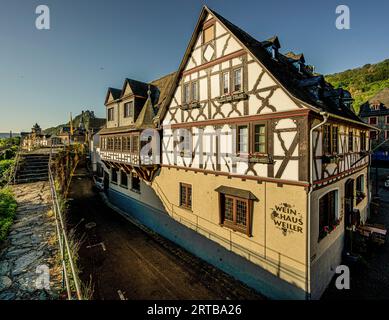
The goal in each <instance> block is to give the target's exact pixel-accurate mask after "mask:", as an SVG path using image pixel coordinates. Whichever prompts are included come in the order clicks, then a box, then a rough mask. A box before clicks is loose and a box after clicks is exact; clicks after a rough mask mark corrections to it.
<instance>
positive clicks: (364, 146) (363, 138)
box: [360, 131, 366, 151]
mask: <svg viewBox="0 0 389 320" xmlns="http://www.w3.org/2000/svg"><path fill="white" fill-rule="evenodd" d="M360 134H361V138H360V139H361V151H366V132H364V131H362V132H361V133H360Z"/></svg>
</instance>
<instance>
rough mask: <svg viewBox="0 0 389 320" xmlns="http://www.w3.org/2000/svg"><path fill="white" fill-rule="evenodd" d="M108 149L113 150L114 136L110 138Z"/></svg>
mask: <svg viewBox="0 0 389 320" xmlns="http://www.w3.org/2000/svg"><path fill="white" fill-rule="evenodd" d="M108 150H110V151H112V150H113V138H108Z"/></svg>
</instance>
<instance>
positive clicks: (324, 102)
mask: <svg viewBox="0 0 389 320" xmlns="http://www.w3.org/2000/svg"><path fill="white" fill-rule="evenodd" d="M280 49H281V45H280V42H279V39H278V37H276V36H274V37H272V38H269V39H267V40H264V41H258V40H256V39H254V38H253V37H251V36H250V35H249V34H247V33H246V32H244V31H243V30H241V29H240V28H238V27H237V26H235V25H234V24H232V23H231V22H229V21H228V20H226V19H225V18H223V17H222V16H221V15H219V14H218V13H216V12H215V11H213V10H211V9H209V8H207V7H204V8H203V9H202V11H201V13H200V17H199V19H198V22H197V25H196V27H195V30H194V32H193V34H192V37H191V40H190V42H189V44H188V47H187V49H186V52H185V55H184V57H183V59H182V62H181V64H180V66H179V69H178V71H177V73H175V74H174V75H172V78H171V81H170V83H169V86H168V88H167V90H166V91H165V92H164V95H163V96H164V97H163V99H164V101H163V102H161V103H160V104H158V105H157V104H156V103H155V101H153V98H152V94H150V89H149V95H148V97H147V94H146V91H147V86H144V87H143V89H142V90H143V91H141V92H139V93H137V92H135V90H134V88H133V86H132V85H131V82H130V81H128V80H126V83H125V85H124V87H123V89H122V90H121V91H120V90H114V89H110V90H109V92H108V94H107V100H106V106H107V118H108V121H107V128H106V129H104V130H102V133H101V135H102V140H101V143H102V159H103V160H104V163H105V164H106V166H107V167H108V168H110V170H111V172H114V171H112V170H116V169H117V170H123V171H125V172H127V173H130V172H135V174H136V175H137V176H138V177H139V178H140V180H141V181H142V182H143V183H145V184H146V185H147V188H148V189H147V190H148V191H147V197H150V198H147V197H144V198H142V199H137V201H136V202H131V200H128V201H129V202H125V200H123V199H124V198H123V197H120V196H118V195H115V196H112V197H111V199H112V201H114V202H116V203H117V204H118V205H119V206H120V207H121V208H122V209H123V210H126V211H128V212H129V213H130V214H132V215H133V216H135V218H137V219H138V220H140V221H141V222H142V223H144V224H146V225H147V226H149V227H150V228H152V229H153V230H155V231H157V232H159V233H161V234H162V235H164V236H166V237H167V238H169V239H171V240H172V241H175V242H177V243H178V244H179V245H181V246H183V247H184V248H186V249H187V250H189V251H191V252H193V253H194V254H196V255H198V256H199V257H201V258H203V259H204V260H206V261H208V262H209V263H211V264H213V265H215V266H217V267H219V268H220V269H222V270H224V271H226V272H228V273H230V274H232V275H233V276H234V277H236V278H238V279H240V280H241V281H243V282H245V283H247V284H248V285H250V286H252V287H253V288H255V289H257V290H259V291H260V292H262V293H264V294H265V295H266V296H268V297H271V298H298V299H311V298H312V299H316V298H319V297H320V296H321V294H322V293H323V291H324V290H325V288H326V286H327V285H328V283H329V282H330V280H331V278H332V276H333V275H334V272H335V269H336V267H337V266H338V265H339V264H341V257H342V252H343V250H344V249H345V248H346V249H347V246H346V245H345V240H346V239H345V234H346V233H347V232H346V231H347V230H353V227H354V226H355V224H359V223H364V222H365V221H366V219H367V217H368V210H367V209H368V202H369V190H368V165H369V157H368V156H367V155H368V151H369V135H368V132H369V130H370V126H369V125H367V124H365V123H363V122H362V121H361V120H360V119H359V118H358V117H357V116H356V115H355V114H354V112H353V111H352V106H351V103H352V99H351V97H350V95H349V93H348V92H346V91H344V90H342V89H334V88H333V87H332V86H331V85H330V84H328V83H326V81H325V80H324V78H323V76H321V75H319V74H317V73H315V72H314V68H313V67H312V66H309V65H307V64H306V63H305V58H304V55H303V54H295V53H293V52H289V53H287V54H282V53H281V52H280ZM127 86H128V87H129V88H130V89H131V90H130V91H129V93H128V94H126V93H125V92H126V88H127ZM126 97H135V99H140V100H141V101H142V102H141V103H140V105H141V106H143V109H142V107H141V106H139V110H138V111H135V110H134V111H133V112H131V113H130V114H131V115H132V118H131V119H132V120H131V121H132V122H131V121H130V122H128V123H127V120H126V121H124V120H121V119H122V118H123V116H122V115H121V113H122V112H125V107H124V105H125V103H126V102H125V99H126ZM131 99H132V98H131ZM146 100H147V101H151V104H150V105H151V106H154V108H153V112H154V116H153V119H152V121H151V122H150V123H149V127H150V128H151V127H152V128H154V129H157V130H159V132H160V137H161V142H160V145H159V144H158V143H157V142H156V141H154V139H153V142H152V147H153V148H156V146H157V145H158V146H159V148H156V149H157V150H159V151H158V153H157V155H160V156H161V159H160V162H159V163H158V162H152V163H149V162H148V161H149V160H148V159H147V161H146V162H145V163H143V162H142V159H140V157H142V153H141V152H140V151H139V147H138V148H136V150H135V149H131V150H132V151H131V152H128V151H127V149H125V148H126V147H125V145H126V144H125V142H123V141H125V140H123V138H124V137H125V136H127V138H128V136H132V135H134V134H135V135H139V134H140V133H139V131H140V129H142V127H141V126H138V127H136V125H135V127H134V124H136V120H135V119H136V115H137V114H141V113H142V112H143V111H144V109H145V108H146V106H147V102H146V103H144V102H145V101H146ZM135 101H136V100H135ZM135 105H136V102H135ZM123 108H124V109H123ZM150 108H151V107H150ZM150 110H151V109H150ZM150 114H151V111H150ZM121 121H122V122H121ZM151 123H152V124H151ZM116 136H119V138H120V136H121V137H123V138H122V140H120V141H121V142H120V141H119V142H117V141H116ZM110 139H111V140H110ZM131 143H133V142H131ZM138 145H139V143H138V144H137V145H136V146H138ZM131 146H133V144H131ZM133 151H136V152H135V155H134V152H133ZM143 156H144V155H143ZM112 176H113V177H114V179H116V183H117V179H118V178H117V174H111V180H112ZM151 190H152V192H151ZM149 199H150V201H149ZM130 202H131V204H130ZM134 203H136V205H134ZM140 208H143V209H145V208H146V209H145V210H140ZM147 208H148V209H147ZM127 209H128V210H127ZM134 209H137V210H134Z"/></svg>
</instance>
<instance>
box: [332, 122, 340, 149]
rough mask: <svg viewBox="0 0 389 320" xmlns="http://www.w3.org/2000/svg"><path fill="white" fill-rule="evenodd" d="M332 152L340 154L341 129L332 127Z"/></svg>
mask: <svg viewBox="0 0 389 320" xmlns="http://www.w3.org/2000/svg"><path fill="white" fill-rule="evenodd" d="M331 131H332V132H331V137H332V138H331V152H332V153H338V143H339V142H338V141H339V129H338V127H335V126H333V127H331Z"/></svg>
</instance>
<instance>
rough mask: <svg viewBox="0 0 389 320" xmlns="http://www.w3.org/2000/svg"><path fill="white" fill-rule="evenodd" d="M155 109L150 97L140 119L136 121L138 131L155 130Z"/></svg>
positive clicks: (139, 116) (140, 114)
mask: <svg viewBox="0 0 389 320" xmlns="http://www.w3.org/2000/svg"><path fill="white" fill-rule="evenodd" d="M154 116H155V114H154V107H153V104H152V102H151V97H148V98H147V100H146V103H145V105H144V106H143V108H142V110H141V112H140V113H139V115H138V118H137V119H136V121H135V127H136V129H147V128H153V127H154V124H153V118H154Z"/></svg>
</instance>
